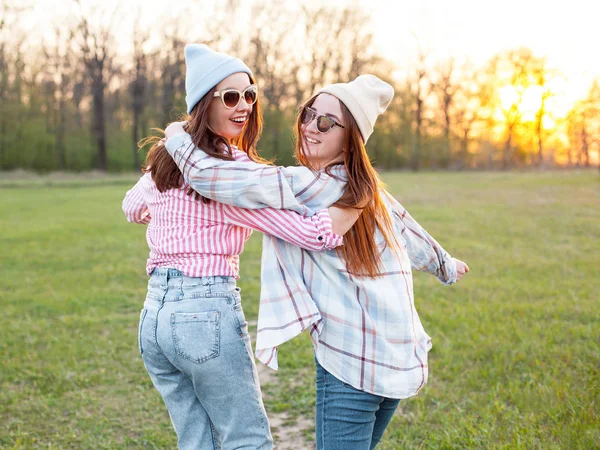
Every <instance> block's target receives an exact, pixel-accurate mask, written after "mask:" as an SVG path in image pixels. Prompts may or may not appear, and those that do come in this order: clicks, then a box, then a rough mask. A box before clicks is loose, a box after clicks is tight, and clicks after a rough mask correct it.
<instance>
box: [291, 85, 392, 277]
mask: <svg viewBox="0 0 600 450" xmlns="http://www.w3.org/2000/svg"><path fill="white" fill-rule="evenodd" d="M317 96H318V94H317V95H315V96H313V97H312V98H311V99H310V100H308V102H306V104H305V105H304V106H303V108H304V107H307V106H311V105H312V104H313V103H314V101H315V99H316V98H317ZM340 106H341V108H342V115H343V117H344V124H345V125H344V130H343V131H344V139H343V146H342V149H343V150H342V153H343V162H341V163H340V162H333V163H331V164H329V165H328V166H326V167H325V168H324V170H325V173H327V174H328V175H330V176H333V174H332V173H331V168H332V167H333V166H335V165H338V164H343V165H344V167H345V168H346V172H347V174H348V182H347V184H346V189H345V191H344V193H343V195H342V197H341V198H340V199H339V200H338V201H337V202H336V203H335V206H339V207H342V208H360V209H362V213H361V214H360V216H359V217H358V220H357V221H356V222H355V223H354V225H353V226H352V228H351V229H350V231H348V233H346V235H344V245H342V246H341V247H338V248H337V251H338V254H340V256H342V257H343V258H344V259H345V261H346V266H347V269H348V272H349V273H351V274H353V275H356V276H368V277H371V278H375V277H377V276H380V269H381V255H380V253H379V249H378V248H377V244H376V243H375V232H376V230H377V228H379V230H380V231H381V233H382V234H383V237H384V239H385V242H386V245H387V246H390V247H391V248H392V249H397V248H398V245H397V241H396V239H395V233H394V229H393V225H392V219H391V217H390V215H389V213H388V210H387V208H386V207H385V204H384V202H383V200H382V198H381V195H380V192H379V189H380V187H382V183H381V181H380V180H379V176H378V175H377V172H376V171H375V169H374V168H373V166H372V165H371V160H370V159H369V155H368V154H367V149H366V148H365V145H364V142H363V138H362V134H361V133H360V129H359V128H358V125H357V124H356V121H355V120H354V117H353V116H352V113H350V111H349V110H348V108H347V107H346V105H344V104H343V103H342V102H341V101H340ZM301 114H302V109H301V110H300V114H299V115H298V119H297V121H296V129H295V132H296V158H297V159H298V162H300V164H302V165H304V166H307V167H309V168H313V167H312V166H311V164H310V162H309V161H308V159H307V157H306V154H305V150H304V148H305V146H304V145H303V144H304V143H305V142H306V138H305V137H304V135H303V133H302V128H301V127H302V121H301ZM313 170H314V169H313Z"/></svg>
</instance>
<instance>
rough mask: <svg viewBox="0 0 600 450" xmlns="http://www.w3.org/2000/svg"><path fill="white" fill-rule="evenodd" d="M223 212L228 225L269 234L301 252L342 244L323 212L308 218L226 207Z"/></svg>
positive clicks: (269, 210)
mask: <svg viewBox="0 0 600 450" xmlns="http://www.w3.org/2000/svg"><path fill="white" fill-rule="evenodd" d="M224 211H225V217H226V219H227V221H228V222H230V223H233V224H235V225H238V226H243V227H246V228H252V229H254V230H257V231H260V232H263V233H266V234H270V235H271V236H275V237H277V238H279V239H282V240H284V241H286V242H289V243H291V244H293V245H296V246H298V247H301V248H303V249H305V250H310V251H322V250H331V249H333V248H335V247H337V246H340V245H342V243H343V239H342V237H341V236H339V235H337V234H335V233H333V230H332V221H331V217H330V216H329V213H328V212H327V210H321V211H318V212H317V213H316V214H315V215H313V216H311V217H303V216H301V215H299V214H297V213H295V212H292V211H285V210H276V209H271V208H263V209H255V210H250V209H241V208H235V207H231V206H227V207H225V209H224Z"/></svg>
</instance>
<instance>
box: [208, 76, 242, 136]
mask: <svg viewBox="0 0 600 450" xmlns="http://www.w3.org/2000/svg"><path fill="white" fill-rule="evenodd" d="M251 84H252V82H251V81H250V77H249V76H248V74H247V73H243V72H238V73H234V74H233V75H229V76H228V77H227V78H225V79H224V80H223V81H221V82H220V83H219V84H217V87H216V89H217V92H219V91H222V90H224V89H237V90H238V91H240V92H243V91H244V89H246V88H247V87H248V86H250V85H251ZM251 112H252V106H251V105H248V104H247V103H246V102H245V100H244V99H243V98H242V99H241V100H240V102H239V103H238V105H237V106H236V107H235V108H233V109H228V108H226V107H225V105H224V104H223V102H222V101H221V98H219V97H215V98H213V100H212V102H211V104H210V106H209V108H208V126H209V127H210V128H211V129H212V130H213V132H214V133H216V134H218V135H220V136H223V137H224V138H225V139H227V140H232V139H234V138H236V137H238V136H239V135H240V134H241V133H242V131H243V130H244V126H245V125H246V123H247V122H248V118H249V117H250V113H251Z"/></svg>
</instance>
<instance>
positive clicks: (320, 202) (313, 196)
mask: <svg viewBox="0 0 600 450" xmlns="http://www.w3.org/2000/svg"><path fill="white" fill-rule="evenodd" d="M165 147H166V149H167V151H168V152H169V154H170V155H171V156H172V157H173V160H174V161H175V163H176V164H177V165H178V167H179V169H180V170H181V173H183V176H184V179H185V181H186V182H187V183H188V184H189V185H190V186H191V187H192V188H193V189H194V190H196V191H197V192H199V193H200V194H201V195H203V196H204V197H207V198H210V199H211V200H215V201H218V202H220V203H225V204H227V205H233V206H237V207H239V208H246V209H258V208H267V207H270V208H275V209H288V210H291V211H296V212H298V213H300V214H302V215H303V216H310V215H313V214H315V213H316V211H318V210H320V209H323V208H326V207H329V206H330V205H332V204H333V203H335V202H336V201H337V200H338V199H339V197H340V196H341V195H342V193H343V189H344V182H343V181H339V180H336V179H335V178H333V177H330V176H328V175H325V174H318V173H314V172H313V171H311V170H310V169H308V168H307V167H276V166H270V165H266V164H258V163H254V162H252V161H250V160H249V159H248V157H247V156H246V154H245V153H243V152H239V151H234V156H235V158H236V160H235V161H225V160H221V159H219V158H213V157H211V156H208V155H207V154H206V153H204V152H203V151H202V150H200V149H198V148H197V147H195V145H194V144H193V142H192V140H191V137H190V135H189V134H187V133H184V134H176V135H173V136H171V137H169V138H168V139H167V141H166V143H165Z"/></svg>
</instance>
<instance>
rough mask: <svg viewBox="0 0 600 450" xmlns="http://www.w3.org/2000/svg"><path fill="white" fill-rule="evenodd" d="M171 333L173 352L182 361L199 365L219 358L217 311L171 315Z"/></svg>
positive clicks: (218, 319) (218, 317)
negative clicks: (185, 360) (182, 359)
mask: <svg viewBox="0 0 600 450" xmlns="http://www.w3.org/2000/svg"><path fill="white" fill-rule="evenodd" d="M171 333H172V335H173V343H174V344H175V352H176V353H177V355H179V356H181V357H182V358H184V359H187V360H189V361H192V362H195V363H198V364H201V363H203V362H205V361H208V360H209V359H212V358H216V357H217V356H219V348H220V315H219V311H205V312H198V313H172V314H171Z"/></svg>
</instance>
